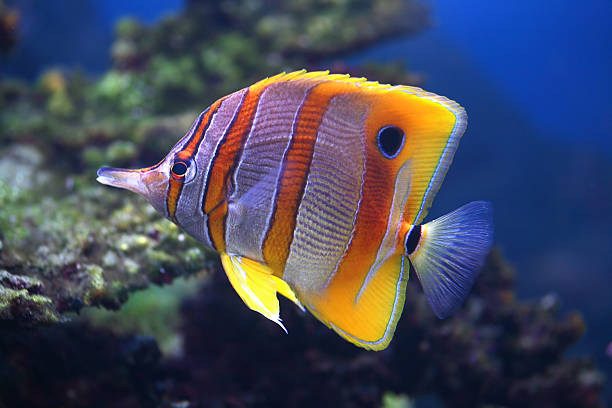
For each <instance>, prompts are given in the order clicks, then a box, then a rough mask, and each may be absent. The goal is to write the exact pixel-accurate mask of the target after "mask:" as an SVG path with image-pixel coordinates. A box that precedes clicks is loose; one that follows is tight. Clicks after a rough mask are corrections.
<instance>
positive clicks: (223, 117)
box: [98, 71, 493, 350]
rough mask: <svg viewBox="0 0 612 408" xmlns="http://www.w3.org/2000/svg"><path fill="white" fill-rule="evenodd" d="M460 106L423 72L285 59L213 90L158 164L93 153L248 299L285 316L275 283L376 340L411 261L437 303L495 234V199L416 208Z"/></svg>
mask: <svg viewBox="0 0 612 408" xmlns="http://www.w3.org/2000/svg"><path fill="white" fill-rule="evenodd" d="M466 120H467V117H466V114H465V111H464V110H463V108H462V107H461V106H459V105H458V104H457V103H455V102H453V101H451V100H449V99H446V98H444V97H442V96H438V95H435V94H433V93H429V92H426V91H424V90H422V89H420V88H415V87H410V86H401V85H400V86H391V85H381V84H379V83H377V82H369V81H367V80H366V79H365V78H352V77H349V76H348V75H336V74H329V73H328V72H310V73H307V72H305V71H298V72H293V73H289V74H285V73H282V74H279V75H276V76H273V77H270V78H267V79H264V80H262V81H260V82H257V83H255V84H254V85H251V86H249V87H248V88H245V89H242V90H240V91H237V92H235V93H233V94H231V95H228V96H226V97H223V98H221V99H219V100H218V101H216V102H214V103H213V104H212V105H211V106H210V107H209V108H207V109H206V110H205V111H204V112H202V113H201V114H200V115H199V117H198V118H197V119H196V121H195V122H194V124H193V126H192V127H191V129H190V130H189V131H188V132H187V134H186V135H185V136H184V137H183V138H182V139H180V140H179V142H178V143H177V144H176V145H175V146H174V147H173V148H172V150H170V153H168V155H167V156H166V157H165V158H164V159H163V160H162V161H161V162H159V163H158V164H156V165H155V166H152V167H146V168H142V169H138V170H126V169H117V168H106V167H105V168H101V169H100V170H98V181H99V182H100V183H102V184H107V185H110V186H114V187H120V188H124V189H127V190H131V191H134V192H136V193H138V194H141V195H142V196H144V197H145V198H146V199H147V200H148V201H149V202H150V203H151V204H152V205H153V207H155V208H156V209H157V211H159V212H160V213H161V214H163V215H164V216H166V217H167V218H168V219H170V220H171V221H173V222H175V223H176V224H178V225H179V226H180V227H182V228H183V229H184V230H185V231H186V232H187V233H189V234H190V235H192V236H193V237H194V238H196V239H197V240H198V241H200V242H201V243H203V244H204V245H206V246H208V247H210V248H212V249H214V250H216V251H218V252H219V254H220V256H221V262H222V264H223V268H224V270H225V273H226V274H227V277H228V278H229V281H230V283H231V284H232V286H233V287H234V289H235V290H236V292H238V294H239V295H240V297H241V298H242V300H243V301H244V303H245V304H246V305H247V306H248V307H249V308H251V309H253V310H255V311H257V312H259V313H261V314H263V315H264V316H265V317H267V318H268V319H270V320H273V321H274V322H276V323H278V324H279V325H280V326H281V327H283V329H284V326H283V325H282V323H281V319H280V317H279V302H278V299H277V293H280V294H282V295H284V296H285V297H287V298H288V299H290V300H292V301H293V302H294V303H296V304H297V305H298V306H299V307H300V308H302V309H303V308H306V309H308V310H309V311H310V312H311V313H312V314H313V315H314V316H316V317H317V318H318V319H319V320H320V321H321V322H323V323H325V324H326V325H327V326H329V327H330V328H331V329H333V330H334V331H336V332H337V333H338V334H339V335H340V336H342V337H343V338H345V339H346V340H348V341H350V342H352V343H354V344H356V345H358V346H361V347H364V348H366V349H372V350H381V349H384V348H386V347H387V345H388V344H389V342H390V341H391V338H392V337H393V333H394V331H395V327H396V324H397V322H398V319H399V318H400V315H401V313H402V309H403V305H404V297H405V288H406V282H407V280H408V275H409V271H410V270H411V269H414V271H415V272H416V275H417V276H418V277H419V280H420V282H421V285H422V287H423V291H424V293H425V296H426V298H427V300H428V302H429V304H430V305H431V307H432V308H433V311H434V312H435V314H436V315H437V316H439V317H440V318H444V317H446V316H448V315H450V314H451V313H452V312H453V311H454V310H455V309H456V308H458V307H459V306H460V304H461V303H462V302H463V300H464V298H465V297H466V296H467V294H468V292H469V290H470V288H471V286H472V284H473V282H474V279H475V277H476V275H477V273H478V271H479V269H480V268H481V266H482V264H483V262H484V259H485V256H486V254H487V253H488V251H489V249H490V246H491V242H492V235H493V232H492V217H491V213H492V211H491V206H490V204H489V203H486V202H472V203H470V204H467V205H465V206H463V207H461V208H459V209H458V210H455V211H453V212H451V213H450V214H447V215H445V216H443V217H441V218H438V219H436V220H434V221H431V222H428V223H426V224H421V222H422V220H423V219H424V218H425V216H426V213H427V210H428V209H429V207H430V206H431V203H432V200H433V198H434V195H435V194H436V192H437V191H438V189H439V188H440V184H441V183H442V180H443V178H444V176H445V174H446V171H447V170H448V167H449V166H450V163H451V161H452V159H453V155H454V154H455V150H456V149H457V144H458V143H459V139H460V138H461V135H462V134H463V132H464V130H465V127H466Z"/></svg>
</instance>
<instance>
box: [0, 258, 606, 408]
mask: <svg viewBox="0 0 612 408" xmlns="http://www.w3.org/2000/svg"><path fill="white" fill-rule="evenodd" d="M214 276H215V278H213V279H212V281H211V282H210V284H209V285H204V286H203V287H202V289H201V291H200V292H199V293H198V294H197V295H196V296H193V297H190V298H188V299H187V300H186V301H185V302H184V303H183V307H182V311H181V313H180V314H181V318H182V321H183V323H182V327H181V331H182V333H183V335H184V337H185V350H184V353H183V355H182V356H179V357H171V358H167V359H161V358H160V357H161V355H160V353H159V350H158V347H157V345H156V344H155V342H154V341H153V340H152V339H151V338H148V337H142V336H134V335H125V334H124V335H116V334H112V333H110V332H108V331H106V330H102V329H92V328H90V327H88V326H84V325H82V324H67V325H55V326H53V327H51V328H42V329H17V330H11V331H9V332H7V333H8V334H6V335H3V336H0V349H1V350H6V351H5V352H3V353H2V354H0V367H3V370H2V371H0V376H1V377H0V378H1V379H2V381H0V384H2V385H0V406H43V407H44V406H58V405H61V406H65V407H77V406H116V407H122V406H126V407H127V406H130V407H131V406H143V407H144V406H162V407H209V406H217V407H237V406H240V407H277V406H278V407H287V406H291V407H301V406H342V407H353V406H355V407H356V406H359V407H361V406H368V407H370V406H371V407H375V406H380V404H381V402H384V406H387V407H392V406H393V407H396V406H401V407H406V406H411V405H410V404H411V400H410V399H408V398H407V397H405V395H410V396H411V397H412V398H416V399H417V401H418V399H419V398H420V397H422V396H426V395H432V394H434V395H436V396H437V398H438V399H439V400H441V401H443V402H444V403H445V405H446V406H452V407H481V406H498V407H513V406H520V407H593V408H595V407H603V406H604V405H603V402H602V400H601V396H600V393H601V389H602V386H603V378H602V375H601V374H600V373H599V372H598V371H597V370H596V369H595V368H594V366H593V363H592V362H590V361H589V360H588V359H585V358H576V357H573V358H566V357H564V356H563V355H564V352H565V351H566V350H567V349H568V347H570V346H571V345H572V344H573V343H575V342H576V340H577V339H578V338H579V337H580V336H581V335H582V333H583V331H584V324H583V322H582V320H581V318H580V316H579V315H577V314H573V313H571V314H569V315H567V316H565V317H564V318H560V317H559V313H558V311H557V304H556V300H555V299H554V298H553V297H545V298H543V299H542V300H540V301H539V302H536V303H533V304H525V303H518V302H517V301H516V300H515V299H514V296H513V291H514V272H513V270H512V269H511V268H509V267H508V265H506V264H505V263H504V261H503V260H502V257H501V255H500V253H499V251H497V250H494V251H493V252H492V254H491V255H490V256H489V259H488V261H487V264H486V266H485V268H484V270H483V272H482V274H481V277H480V279H479V280H478V282H477V285H476V287H475V290H474V291H473V293H472V295H471V296H470V297H469V299H468V302H467V304H466V305H465V307H463V308H462V309H461V310H460V311H459V313H458V314H457V315H455V316H454V317H452V318H449V319H446V320H438V319H437V318H436V317H435V316H434V315H433V313H432V312H431V311H430V309H429V307H428V306H427V304H426V301H425V298H424V296H423V294H422V292H421V291H420V288H419V287H418V285H416V284H410V285H408V296H407V299H406V306H405V310H404V315H403V317H402V320H401V321H400V323H399V325H398V328H397V332H396V336H395V338H394V340H393V342H392V343H391V346H390V347H389V348H388V349H387V350H385V351H383V352H379V353H374V352H368V351H364V350H362V349H359V348H357V347H354V346H352V345H351V344H349V343H347V342H345V341H343V340H342V339H340V338H339V337H338V336H337V335H335V334H334V333H333V332H332V331H331V330H329V329H327V328H326V327H325V326H323V325H322V324H320V323H319V322H318V321H316V320H315V319H314V318H313V317H312V316H310V315H309V314H307V313H302V312H301V311H299V310H298V309H297V308H296V307H295V306H294V305H293V304H291V303H290V302H288V301H283V303H282V305H281V309H282V317H283V319H284V323H285V324H286V326H287V328H288V330H289V334H287V335H286V334H285V333H284V332H282V331H281V330H280V329H279V328H278V326H276V325H275V324H274V323H272V322H270V321H268V320H266V319H263V318H262V317H261V316H259V315H257V314H256V313H253V312H250V311H249V310H247V309H246V308H245V307H244V305H243V304H242V301H241V300H240V299H239V297H238V296H237V295H236V294H235V293H234V292H233V291H232V289H231V287H230V285H228V283H227V280H226V279H225V277H224V276H223V273H222V272H221V271H220V270H219V273H217V274H215V275H214ZM411 282H413V281H411ZM51 373H52V374H53V375H51ZM34 384H35V386H34ZM402 395H404V396H402Z"/></svg>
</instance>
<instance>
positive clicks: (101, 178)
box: [96, 167, 147, 195]
mask: <svg viewBox="0 0 612 408" xmlns="http://www.w3.org/2000/svg"><path fill="white" fill-rule="evenodd" d="M97 174H98V178H96V181H97V182H98V183H101V184H105V185H107V186H111V187H117V188H123V189H125V190H130V191H133V192H135V193H138V194H141V195H146V193H147V187H146V185H145V184H144V183H143V182H142V178H141V174H142V173H141V171H140V169H138V170H131V169H120V168H115V167H102V168H100V169H98V173H97Z"/></svg>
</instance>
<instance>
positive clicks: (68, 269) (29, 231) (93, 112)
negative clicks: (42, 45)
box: [0, 0, 429, 322]
mask: <svg viewBox="0 0 612 408" xmlns="http://www.w3.org/2000/svg"><path fill="white" fill-rule="evenodd" d="M203 21H205V22H206V24H202V22H203ZM428 24H429V19H428V14H427V8H426V7H425V6H423V5H422V4H421V3H419V2H417V1H395V0H394V1H391V2H389V1H383V0H378V1H374V2H370V3H364V2H360V1H358V0H342V1H332V2H328V1H320V0H309V1H307V2H302V1H298V0H292V1H288V2H286V1H272V2H269V1H263V0H234V1H224V2H219V3H210V2H200V1H190V2H189V4H188V6H187V8H186V9H185V10H184V11H183V12H181V13H179V14H177V15H173V16H167V17H165V18H164V19H162V20H161V21H160V22H159V23H157V24H156V25H153V26H146V25H143V24H141V23H140V22H138V21H136V20H134V19H129V18H125V19H122V20H121V21H120V22H119V23H118V24H117V27H116V41H115V43H114V45H113V47H112V50H111V57H112V59H113V68H112V69H111V70H109V71H108V72H106V73H104V74H103V75H101V76H100V77H99V78H97V79H92V78H90V77H87V76H86V75H84V74H83V73H82V72H79V71H66V70H60V69H49V70H48V71H46V72H45V73H43V74H42V75H41V76H40V78H39V79H38V80H37V81H36V82H35V83H34V84H33V85H29V84H26V83H24V82H21V81H16V80H10V79H6V80H4V79H3V80H2V81H0V145H1V146H4V147H3V148H1V149H0V208H1V211H0V242H1V243H2V249H1V250H0V268H1V269H3V270H5V271H7V273H9V274H12V275H15V276H23V277H29V278H35V279H38V280H40V282H41V286H40V295H41V296H43V297H44V298H45V299H49V300H50V301H48V302H42V303H40V302H39V303H36V302H34V301H32V302H31V303H32V304H33V303H36V304H37V305H39V306H38V309H32V311H31V313H30V314H24V315H19V314H17V315H15V314H10V313H8V312H6V310H7V309H6V308H7V307H8V306H6V304H7V303H6V302H4V303H3V305H5V306H3V309H2V310H4V312H0V314H1V315H2V316H5V317H6V318H11V316H32V317H31V319H30V318H25V317H24V318H23V319H22V320H23V321H24V322H28V321H32V322H34V321H39V320H41V319H42V320H44V319H43V317H42V316H43V315H46V314H48V313H51V314H52V315H54V316H60V315H61V314H62V313H65V312H69V311H78V310H80V309H81V308H82V307H83V306H104V307H107V308H113V309H116V308H119V307H120V306H121V304H122V303H124V302H125V301H126V300H127V299H128V297H129V296H128V295H129V293H130V292H131V291H133V290H136V289H141V288H145V287H147V286H148V285H149V284H150V283H169V282H171V281H172V280H173V279H174V278H175V277H178V276H188V275H191V274H194V273H196V272H199V271H201V270H208V269H210V268H211V267H212V266H213V265H216V259H217V258H216V257H215V256H214V255H213V254H212V253H211V252H209V251H206V250H205V249H203V248H202V247H201V246H200V245H199V244H197V243H196V242H195V241H194V240H193V239H191V238H189V237H187V236H186V235H185V234H183V233H182V232H181V231H179V229H178V228H177V227H176V226H174V225H173V224H171V223H170V222H168V221H166V220H162V219H161V218H160V217H159V215H157V214H156V213H155V211H154V210H153V209H152V208H151V207H150V206H149V205H148V204H147V203H145V202H144V201H143V200H142V199H139V198H137V197H135V196H133V195H130V194H128V193H125V192H118V191H113V190H111V189H109V188H108V187H104V186H100V185H98V184H97V183H96V182H95V170H96V169H97V168H98V167H100V166H103V165H112V166H122V167H137V166H143V165H150V164H152V163H155V162H157V161H158V160H159V159H160V158H161V157H163V156H164V155H165V153H166V152H167V151H168V149H169V148H170V147H171V146H172V145H173V144H174V143H175V142H176V140H178V138H180V137H181V136H182V135H183V134H184V133H185V132H186V131H187V129H189V127H190V125H191V123H192V121H193V120H194V118H195V117H196V116H197V114H198V112H200V111H202V110H203V109H204V108H205V107H206V106H207V105H209V104H210V103H211V102H212V101H214V100H215V99H217V98H219V97H221V96H223V95H226V94H227V93H229V92H232V91H234V90H236V89H239V88H241V87H244V86H247V85H249V84H250V83H253V82H255V81H257V80H259V79H261V78H264V77H266V76H270V75H273V74H276V73H278V72H280V71H283V70H295V69H301V68H304V67H306V68H309V69H316V68H327V67H328V66H329V65H330V64H331V65H333V66H335V67H336V68H335V69H337V70H338V71H346V72H352V73H353V74H356V75H359V76H361V75H369V74H371V75H372V76H375V77H376V79H379V80H382V81H386V82H395V83H405V84H415V83H417V82H418V81H419V80H420V78H419V77H418V76H415V75H413V74H411V73H409V72H407V71H406V69H405V67H404V66H401V65H387V66H380V65H372V64H370V65H365V66H363V67H359V68H358V67H348V66H346V65H344V64H343V63H342V62H341V59H340V58H341V56H342V55H345V54H347V53H349V52H350V51H352V50H353V49H356V48H360V47H363V46H365V45H367V44H370V43H373V42H376V41H380V40H382V39H384V38H386V37H388V36H390V35H396V34H409V33H412V32H415V31H418V30H420V29H421V28H423V27H425V26H427V25H428ZM356 27H359V29H356ZM323 61H328V62H325V64H323ZM6 290H7V291H9V292H6V295H5V297H6V298H7V299H8V298H9V297H10V298H11V299H17V298H19V299H23V298H24V296H26V297H27V296H31V295H30V293H29V292H28V293H24V292H21V291H19V292H18V293H17V294H15V293H13V292H10V291H14V290H15V289H11V288H6ZM37 295H38V294H37ZM32 299H34V298H32ZM39 300H40V299H37V300H36V301H37V302H38V301H39ZM13 303H14V302H13ZM18 304H22V303H18ZM17 307H19V306H17ZM37 313H38V314H39V316H33V315H32V314H34V315H35V314H37ZM37 319H38V320H37ZM47 320H48V319H47Z"/></svg>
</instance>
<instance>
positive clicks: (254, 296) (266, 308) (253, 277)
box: [221, 252, 304, 332]
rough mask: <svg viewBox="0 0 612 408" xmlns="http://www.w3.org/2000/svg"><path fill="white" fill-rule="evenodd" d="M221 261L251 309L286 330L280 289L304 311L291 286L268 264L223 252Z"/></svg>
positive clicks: (232, 282) (229, 277) (231, 281)
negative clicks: (282, 314)
mask: <svg viewBox="0 0 612 408" xmlns="http://www.w3.org/2000/svg"><path fill="white" fill-rule="evenodd" d="M221 263H222V264H223V269H224V270H225V273H226V275H227V277H228V279H229V281H230V283H231V284H232V286H233V288H234V290H235V291H236V292H237V293H238V295H239V296H240V297H241V298H242V300H243V301H244V303H245V304H246V305H247V306H248V307H249V309H251V310H254V311H256V312H259V313H261V314H262V315H264V316H265V317H267V318H268V319H270V320H272V321H273V322H275V323H277V324H278V325H279V326H280V327H282V328H283V330H284V331H285V332H287V329H285V326H283V324H282V323H281V319H280V316H279V315H280V313H279V310H280V308H279V303H278V298H277V297H276V293H277V292H279V293H280V294H281V295H283V296H285V297H286V298H288V299H289V300H291V301H292V302H294V303H295V304H296V305H298V307H300V308H301V309H302V310H303V309H304V308H303V306H302V304H301V303H300V301H299V300H298V299H297V297H296V296H295V293H293V290H291V288H290V287H289V285H288V284H287V283H286V282H285V281H283V280H282V279H280V278H278V277H277V276H274V275H273V274H272V270H271V269H270V268H269V267H267V266H265V265H263V264H261V263H259V262H257V261H254V260H252V259H249V258H244V257H242V256H239V255H230V254H228V253H225V252H223V253H221Z"/></svg>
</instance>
